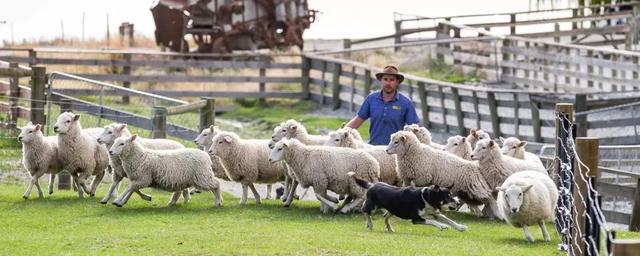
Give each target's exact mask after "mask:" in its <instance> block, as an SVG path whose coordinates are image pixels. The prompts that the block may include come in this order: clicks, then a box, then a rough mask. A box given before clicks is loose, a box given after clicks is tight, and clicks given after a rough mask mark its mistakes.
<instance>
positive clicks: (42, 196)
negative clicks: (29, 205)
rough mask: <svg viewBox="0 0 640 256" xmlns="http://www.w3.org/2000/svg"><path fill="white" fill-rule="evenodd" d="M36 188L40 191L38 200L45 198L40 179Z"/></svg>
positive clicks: (37, 180)
mask: <svg viewBox="0 0 640 256" xmlns="http://www.w3.org/2000/svg"><path fill="white" fill-rule="evenodd" d="M36 188H37V189H38V198H44V195H43V193H42V188H40V181H39V179H38V178H36Z"/></svg>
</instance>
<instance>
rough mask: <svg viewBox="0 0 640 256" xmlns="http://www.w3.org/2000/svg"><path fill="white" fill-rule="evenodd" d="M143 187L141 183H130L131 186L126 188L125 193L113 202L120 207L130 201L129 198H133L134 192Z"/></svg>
mask: <svg viewBox="0 0 640 256" xmlns="http://www.w3.org/2000/svg"><path fill="white" fill-rule="evenodd" d="M141 188H142V186H141V185H138V184H135V183H129V186H128V187H127V189H125V191H124V193H122V195H121V196H120V198H118V199H116V200H115V201H113V202H112V204H113V205H115V206H118V207H122V206H123V205H125V204H126V203H127V202H128V201H129V198H131V195H132V194H133V192H135V191H137V190H140V189H141Z"/></svg>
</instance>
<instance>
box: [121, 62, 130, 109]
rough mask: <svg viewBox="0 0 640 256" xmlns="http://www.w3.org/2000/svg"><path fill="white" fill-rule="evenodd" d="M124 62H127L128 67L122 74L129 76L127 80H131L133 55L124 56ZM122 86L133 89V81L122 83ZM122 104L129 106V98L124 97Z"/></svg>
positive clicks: (125, 67)
mask: <svg viewBox="0 0 640 256" xmlns="http://www.w3.org/2000/svg"><path fill="white" fill-rule="evenodd" d="M124 61H125V62H126V65H125V66H124V67H123V68H122V74H124V75H125V76H127V78H130V77H131V53H125V54H124ZM122 86H123V87H124V88H131V81H129V80H127V81H124V82H122ZM122 103H123V104H129V96H127V95H125V96H122Z"/></svg>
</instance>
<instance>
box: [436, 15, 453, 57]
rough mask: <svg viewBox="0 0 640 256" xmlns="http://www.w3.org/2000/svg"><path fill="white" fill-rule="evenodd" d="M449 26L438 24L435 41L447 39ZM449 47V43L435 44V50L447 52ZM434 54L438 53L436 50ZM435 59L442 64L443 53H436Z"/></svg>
mask: <svg viewBox="0 0 640 256" xmlns="http://www.w3.org/2000/svg"><path fill="white" fill-rule="evenodd" d="M449 29H450V28H449V26H448V25H447V24H444V23H438V28H437V30H436V39H447V38H449V37H450V36H449ZM450 47H451V45H450V44H449V43H437V44H436V49H437V48H440V49H441V50H442V49H446V50H449V49H450ZM436 52H438V51H437V50H436ZM436 58H437V59H438V60H440V61H442V62H444V61H445V58H444V54H443V53H436Z"/></svg>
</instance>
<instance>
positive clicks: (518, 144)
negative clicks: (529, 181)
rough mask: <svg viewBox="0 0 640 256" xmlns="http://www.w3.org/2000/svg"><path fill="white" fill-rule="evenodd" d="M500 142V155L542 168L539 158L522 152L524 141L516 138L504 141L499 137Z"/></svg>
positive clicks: (525, 142) (525, 143)
mask: <svg viewBox="0 0 640 256" xmlns="http://www.w3.org/2000/svg"><path fill="white" fill-rule="evenodd" d="M500 141H501V142H502V148H501V149H500V150H501V151H502V154H504V155H507V156H510V157H513V158H518V159H522V160H525V161H529V162H532V163H536V164H538V165H540V166H541V167H542V168H544V164H542V161H541V160H540V157H538V156H537V155H536V154H534V153H530V152H527V151H525V150H524V146H526V145H527V141H526V140H522V141H521V140H519V139H518V138H516V137H509V138H506V139H505V138H502V137H500Z"/></svg>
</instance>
